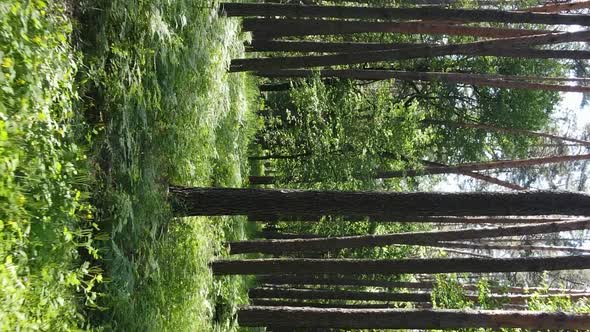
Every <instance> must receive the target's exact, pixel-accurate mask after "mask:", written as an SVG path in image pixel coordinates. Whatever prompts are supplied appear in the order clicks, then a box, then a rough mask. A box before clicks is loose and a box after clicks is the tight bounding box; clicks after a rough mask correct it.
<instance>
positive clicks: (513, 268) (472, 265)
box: [212, 255, 590, 275]
mask: <svg viewBox="0 0 590 332" xmlns="http://www.w3.org/2000/svg"><path fill="white" fill-rule="evenodd" d="M212 268H213V273H214V274H216V275H246V274H272V275H280V274H342V275H350V274H399V273H425V274H435V273H459V272H474V273H475V272H477V273H492V272H542V271H555V270H580V269H588V268H590V255H586V256H565V257H527V258H447V259H441V258H429V259H396V260H391V259H390V260H375V259H307V258H268V259H251V260H239V259H238V260H223V261H215V262H213V263H212Z"/></svg>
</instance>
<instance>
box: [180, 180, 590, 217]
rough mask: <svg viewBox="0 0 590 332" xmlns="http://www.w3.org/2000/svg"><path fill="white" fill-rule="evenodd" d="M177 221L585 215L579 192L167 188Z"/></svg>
mask: <svg viewBox="0 0 590 332" xmlns="http://www.w3.org/2000/svg"><path fill="white" fill-rule="evenodd" d="M169 194H170V196H171V197H170V198H171V200H172V204H173V209H174V212H175V214H176V215H177V216H219V215H258V216H262V215H269V216H293V217H298V216H310V215H316V216H318V215H341V216H351V217H359V218H363V217H365V216H368V217H372V218H376V219H380V218H382V219H393V218H395V217H406V218H408V217H414V216H432V215H445V216H473V215H480V216H506V215H510V216H533V215H537V216H544V215H552V214H564V215H590V195H587V194H584V193H579V192H565V191H564V192H555V191H553V192H552V191H518V192H465V193H444V192H351V191H314V190H307V191H306V190H287V189H249V188H248V189H244V188H183V187H170V188H169Z"/></svg>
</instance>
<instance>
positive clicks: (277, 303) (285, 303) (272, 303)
mask: <svg viewBox="0 0 590 332" xmlns="http://www.w3.org/2000/svg"><path fill="white" fill-rule="evenodd" d="M250 304H251V305H256V306H269V307H312V308H347V309H388V308H394V306H393V305H391V304H387V303H363V304H350V303H317V302H296V301H289V300H267V299H251V300H250Z"/></svg>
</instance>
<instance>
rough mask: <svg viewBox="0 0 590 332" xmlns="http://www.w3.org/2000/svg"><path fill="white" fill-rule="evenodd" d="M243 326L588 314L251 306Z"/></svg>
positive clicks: (554, 319)
mask: <svg viewBox="0 0 590 332" xmlns="http://www.w3.org/2000/svg"><path fill="white" fill-rule="evenodd" d="M238 324H240V325H241V326H266V325H273V326H284V325H286V324H287V325H288V326H294V327H302V328H305V327H332V328H348V329H365V328H368V329H371V328H373V329H458V328H469V327H482V328H496V329H497V328H529V329H555V330H564V329H571V330H575V329H579V330H586V329H587V328H588V326H590V315H588V314H566V313H563V312H538V311H500V310H489V311H481V310H428V309H362V310H361V309H321V308H291V307H256V306H250V307H246V308H243V309H241V310H240V311H239V312H238Z"/></svg>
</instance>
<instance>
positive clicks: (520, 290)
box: [463, 285, 587, 294]
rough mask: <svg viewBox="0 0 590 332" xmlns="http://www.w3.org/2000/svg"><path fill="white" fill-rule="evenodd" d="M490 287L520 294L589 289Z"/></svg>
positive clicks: (558, 292)
mask: <svg viewBox="0 0 590 332" xmlns="http://www.w3.org/2000/svg"><path fill="white" fill-rule="evenodd" d="M463 289H465V290H470V291H476V290H479V286H478V285H463ZM490 289H492V290H494V291H501V290H506V291H508V292H509V293H520V294H526V293H534V292H540V293H545V292H547V293H557V294H576V293H578V294H579V293H587V290H585V289H565V288H543V287H495V286H492V287H490Z"/></svg>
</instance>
